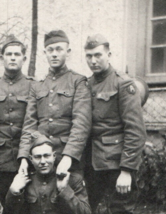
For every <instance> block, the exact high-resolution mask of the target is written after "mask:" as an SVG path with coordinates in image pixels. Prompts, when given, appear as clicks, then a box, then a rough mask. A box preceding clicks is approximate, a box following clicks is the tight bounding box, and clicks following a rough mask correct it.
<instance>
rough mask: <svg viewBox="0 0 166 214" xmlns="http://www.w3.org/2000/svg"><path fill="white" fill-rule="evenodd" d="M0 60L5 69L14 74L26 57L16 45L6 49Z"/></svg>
mask: <svg viewBox="0 0 166 214" xmlns="http://www.w3.org/2000/svg"><path fill="white" fill-rule="evenodd" d="M2 59H3V62H4V67H5V69H6V70H8V71H13V72H15V71H19V70H21V68H22V66H23V64H24V62H25V60H26V57H25V55H24V54H23V53H22V52H21V46H17V45H16V46H8V47H6V49H5V51H4V54H3V56H2Z"/></svg>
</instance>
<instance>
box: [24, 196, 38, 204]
mask: <svg viewBox="0 0 166 214" xmlns="http://www.w3.org/2000/svg"><path fill="white" fill-rule="evenodd" d="M26 200H27V202H28V203H35V202H36V201H37V197H35V196H28V197H27V198H26Z"/></svg>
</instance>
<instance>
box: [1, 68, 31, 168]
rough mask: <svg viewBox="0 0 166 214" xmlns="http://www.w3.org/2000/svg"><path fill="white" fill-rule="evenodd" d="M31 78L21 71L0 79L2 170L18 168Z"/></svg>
mask: <svg viewBox="0 0 166 214" xmlns="http://www.w3.org/2000/svg"><path fill="white" fill-rule="evenodd" d="M30 85H31V78H28V77H26V76H25V75H23V74H22V73H21V72H19V73H18V74H17V75H16V76H15V78H14V79H10V78H9V77H8V76H7V75H5V74H4V76H3V77H2V78H1V79H0V171H5V172H15V171H17V169H18V162H17V154H18V148H19V143H20V137H21V130H22V126H23V122H24V116H25V112H26V106H27V102H28V95H29V90H30Z"/></svg>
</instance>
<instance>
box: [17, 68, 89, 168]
mask: <svg viewBox="0 0 166 214" xmlns="http://www.w3.org/2000/svg"><path fill="white" fill-rule="evenodd" d="M90 128H91V96H90V91H89V88H88V87H87V80H86V78H85V77H84V76H82V75H79V74H77V73H75V72H73V71H71V70H68V68H67V67H64V68H62V69H61V70H59V72H58V73H56V74H55V73H54V72H52V71H51V70H50V71H49V74H48V75H47V77H46V78H45V79H44V80H43V81H40V82H36V83H35V84H33V87H32V88H31V91H30V97H29V102H28V107H27V113H26V116H25V122H24V128H23V132H22V138H21V143H20V149H19V155H18V158H22V157H26V158H27V157H28V154H29V148H30V143H29V137H30V134H31V132H34V131H36V130H38V131H39V132H40V133H42V134H44V135H46V136H47V137H48V138H49V139H50V140H51V141H52V143H53V144H54V145H55V150H56V155H57V163H58V162H59V161H60V159H61V156H62V155H68V156H70V157H72V158H73V167H75V168H77V167H78V163H79V161H80V159H81V156H82V152H83V150H84V147H85V144H86V141H87V138H88V135H89V132H90Z"/></svg>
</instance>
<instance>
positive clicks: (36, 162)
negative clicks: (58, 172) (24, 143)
mask: <svg viewBox="0 0 166 214" xmlns="http://www.w3.org/2000/svg"><path fill="white" fill-rule="evenodd" d="M30 159H31V162H32V164H33V166H34V167H35V169H36V171H37V172H38V173H40V174H43V175H45V174H49V173H50V172H52V171H53V170H54V162H55V152H54V151H53V150H52V147H51V146H49V145H47V144H43V145H41V146H37V147H35V148H34V149H32V155H30Z"/></svg>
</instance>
